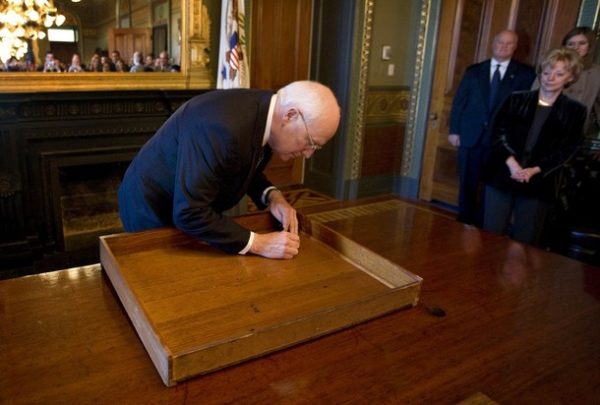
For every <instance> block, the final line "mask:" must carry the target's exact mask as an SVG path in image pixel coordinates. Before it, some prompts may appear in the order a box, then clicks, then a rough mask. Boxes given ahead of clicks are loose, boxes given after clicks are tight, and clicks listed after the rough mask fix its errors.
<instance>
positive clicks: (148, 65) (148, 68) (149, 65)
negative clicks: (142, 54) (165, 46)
mask: <svg viewBox="0 0 600 405" xmlns="http://www.w3.org/2000/svg"><path fill="white" fill-rule="evenodd" d="M144 72H154V54H152V53H149V54H148V55H146V58H145V59H144Z"/></svg>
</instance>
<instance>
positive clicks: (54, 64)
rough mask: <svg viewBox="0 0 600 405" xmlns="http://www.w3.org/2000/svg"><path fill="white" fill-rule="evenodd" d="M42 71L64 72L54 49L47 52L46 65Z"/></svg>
mask: <svg viewBox="0 0 600 405" xmlns="http://www.w3.org/2000/svg"><path fill="white" fill-rule="evenodd" d="M42 71H43V72H62V70H61V68H60V61H59V60H58V59H56V58H55V57H54V53H53V52H52V51H48V52H46V57H45V58H44V67H43V69H42Z"/></svg>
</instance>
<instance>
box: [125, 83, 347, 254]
mask: <svg viewBox="0 0 600 405" xmlns="http://www.w3.org/2000/svg"><path fill="white" fill-rule="evenodd" d="M339 120H340V108H339V106H338V103H337V100H336V98H335V96H334V94H333V93H332V92H331V90H330V89H329V88H327V87H326V86H323V85H322V84H320V83H316V82H310V81H301V82H294V83H291V84H289V85H287V86H285V87H284V88H282V89H280V90H279V91H278V92H277V94H273V92H271V91H267V90H254V89H235V90H217V91H212V92H209V93H206V94H203V95H200V96H196V97H194V98H192V99H191V100H189V101H188V102H187V103H185V104H184V105H182V106H181V107H179V109H178V110H177V111H176V112H175V113H174V114H173V115H172V116H171V117H170V118H169V119H168V120H167V121H166V122H165V123H164V124H163V126H162V127H161V128H160V129H159V130H158V131H157V133H156V134H155V135H154V136H153V137H152V138H151V139H150V140H149V141H148V142H147V143H146V144H145V145H144V146H143V147H142V149H141V150H140V151H139V153H138V154H137V156H136V157H135V158H134V160H133V161H132V162H131V165H130V166H129V168H128V169H127V172H126V173H125V176H124V179H123V182H122V184H121V186H120V187H119V192H118V195H119V213H120V216H121V220H122V222H123V225H124V227H125V230H126V231H128V232H133V231H141V230H144V229H152V228H158V227H162V226H175V227H176V228H178V229H180V230H182V231H184V232H185V233H187V234H189V235H191V236H194V237H197V238H199V239H201V240H204V241H206V242H207V243H209V244H211V245H213V246H215V247H217V248H220V249H222V250H224V251H225V252H228V253H239V254H245V253H248V252H249V253H253V254H257V255H260V256H264V257H269V258H286V259H289V258H292V257H294V256H296V255H297V254H298V249H299V247H300V238H299V236H298V219H297V217H296V211H295V210H294V208H293V207H292V206H291V205H290V204H288V203H287V201H286V200H285V198H284V197H283V195H282V194H281V193H280V192H279V191H278V190H277V189H276V188H275V187H274V186H273V185H272V184H271V183H270V182H269V181H268V180H267V178H266V177H265V176H264V174H263V169H264V168H265V166H266V165H267V163H268V161H269V159H270V157H271V153H272V152H273V153H276V154H277V155H278V156H279V157H280V158H281V159H283V160H288V159H291V158H295V157H300V156H304V157H305V158H307V159H308V158H310V157H311V156H312V154H313V153H314V152H315V151H317V150H319V149H320V148H321V147H322V146H323V145H324V144H325V143H326V142H327V141H329V139H331V138H332V137H333V135H334V134H335V132H336V130H337V127H338V124H339ZM246 193H247V194H248V195H249V196H250V197H251V198H252V200H253V201H254V202H255V203H256V205H257V206H258V207H259V208H263V209H264V208H269V210H270V212H271V214H272V215H273V216H274V217H275V218H276V219H277V220H278V221H279V222H280V223H281V225H282V227H283V231H281V232H271V233H266V234H258V233H254V232H251V231H249V230H247V229H245V228H243V227H242V226H240V225H239V224H237V223H236V222H235V221H233V220H232V219H231V218H229V217H227V216H224V215H223V214H222V213H223V212H224V211H226V210H228V209H230V208H232V207H233V206H234V205H235V204H237V203H238V202H239V201H240V199H241V198H242V197H243V196H244V195H245V194H246Z"/></svg>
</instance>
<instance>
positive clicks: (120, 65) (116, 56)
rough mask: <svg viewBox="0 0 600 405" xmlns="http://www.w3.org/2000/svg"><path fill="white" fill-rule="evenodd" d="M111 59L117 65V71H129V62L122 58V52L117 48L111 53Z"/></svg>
mask: <svg viewBox="0 0 600 405" xmlns="http://www.w3.org/2000/svg"><path fill="white" fill-rule="evenodd" d="M110 60H111V61H112V64H113V65H114V66H115V70H116V71H117V72H127V71H129V66H127V63H125V61H124V60H123V58H121V53H120V52H119V51H117V50H116V49H115V50H114V51H112V52H111V53H110Z"/></svg>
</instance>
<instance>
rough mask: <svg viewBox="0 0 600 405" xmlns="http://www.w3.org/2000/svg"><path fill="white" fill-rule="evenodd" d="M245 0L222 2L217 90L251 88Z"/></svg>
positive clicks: (224, 0) (226, 0)
mask: <svg viewBox="0 0 600 405" xmlns="http://www.w3.org/2000/svg"><path fill="white" fill-rule="evenodd" d="M245 17H246V14H245V13H244V0H222V6H221V43H220V50H219V72H218V75H217V76H218V78H217V88H219V89H233V88H239V87H246V88H248V87H250V72H249V69H248V59H247V57H246V34H245V29H244V28H245Z"/></svg>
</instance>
